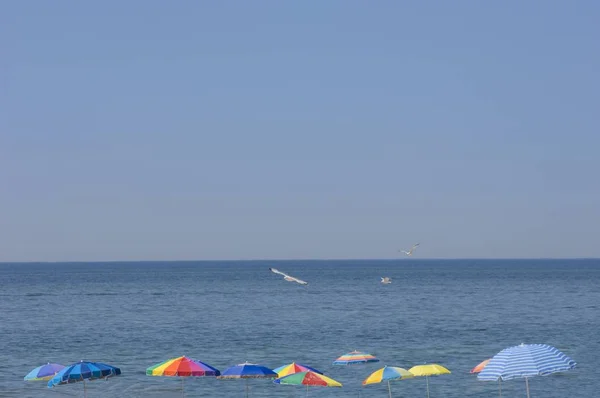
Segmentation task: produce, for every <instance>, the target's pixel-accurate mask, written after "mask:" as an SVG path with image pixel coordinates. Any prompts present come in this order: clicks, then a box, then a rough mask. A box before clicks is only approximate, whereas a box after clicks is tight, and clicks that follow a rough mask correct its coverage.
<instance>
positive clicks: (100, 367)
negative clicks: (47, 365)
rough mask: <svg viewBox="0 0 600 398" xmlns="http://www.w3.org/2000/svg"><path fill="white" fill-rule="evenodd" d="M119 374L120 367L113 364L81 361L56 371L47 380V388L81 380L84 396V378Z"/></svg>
mask: <svg viewBox="0 0 600 398" xmlns="http://www.w3.org/2000/svg"><path fill="white" fill-rule="evenodd" d="M120 374H121V369H119V368H116V367H114V366H110V365H106V364H104V363H100V362H87V361H81V362H77V363H74V364H72V365H69V366H67V367H65V368H63V369H62V370H61V371H60V372H58V373H57V374H56V375H55V376H54V377H53V378H52V379H50V381H48V388H52V387H54V386H59V385H62V384H70V383H76V382H79V381H83V396H84V397H86V396H87V391H86V387H85V381H86V380H88V381H92V380H97V379H108V378H109V377H113V376H118V375H120Z"/></svg>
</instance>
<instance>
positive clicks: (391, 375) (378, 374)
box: [362, 366, 415, 386]
mask: <svg viewBox="0 0 600 398" xmlns="http://www.w3.org/2000/svg"><path fill="white" fill-rule="evenodd" d="M412 377H415V375H414V374H412V373H410V372H409V371H408V370H406V369H402V368H397V367H395V366H385V367H383V368H381V369H379V370H376V371H375V372H373V373H371V375H370V376H369V377H367V378H366V379H365V380H364V381H363V382H362V383H363V385H365V386H366V385H367V384H375V383H381V382H382V381H389V380H404V379H409V378H412Z"/></svg>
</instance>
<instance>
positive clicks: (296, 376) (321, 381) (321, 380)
mask: <svg viewBox="0 0 600 398" xmlns="http://www.w3.org/2000/svg"><path fill="white" fill-rule="evenodd" d="M273 383H277V384H288V385H293V386H306V396H308V387H311V386H312V387H341V386H342V383H340V382H338V381H335V380H333V379H331V378H329V377H327V376H325V375H322V374H320V373H315V372H311V371H310V370H309V371H307V372H298V373H292V374H291V375H288V376H284V377H281V378H279V379H275V380H273Z"/></svg>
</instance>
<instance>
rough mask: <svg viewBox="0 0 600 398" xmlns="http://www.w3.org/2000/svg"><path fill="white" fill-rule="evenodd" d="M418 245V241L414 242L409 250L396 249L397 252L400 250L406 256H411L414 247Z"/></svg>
mask: <svg viewBox="0 0 600 398" xmlns="http://www.w3.org/2000/svg"><path fill="white" fill-rule="evenodd" d="M419 245H420V243H415V244H414V245H413V247H411V248H410V250H409V251H406V250H398V251H399V252H402V253H404V254H406V255H407V256H412V254H413V251H415V249H416V248H417V246H419Z"/></svg>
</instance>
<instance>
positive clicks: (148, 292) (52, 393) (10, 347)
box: [0, 258, 600, 398]
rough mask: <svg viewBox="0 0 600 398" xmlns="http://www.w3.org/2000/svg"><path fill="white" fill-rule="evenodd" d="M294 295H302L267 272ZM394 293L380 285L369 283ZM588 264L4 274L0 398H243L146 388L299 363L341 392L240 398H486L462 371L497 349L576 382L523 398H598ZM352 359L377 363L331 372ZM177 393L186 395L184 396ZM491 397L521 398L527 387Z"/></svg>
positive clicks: (198, 267)
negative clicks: (75, 366) (250, 366)
mask: <svg viewBox="0 0 600 398" xmlns="http://www.w3.org/2000/svg"><path fill="white" fill-rule="evenodd" d="M269 267H275V268H277V269H279V270H281V271H283V272H286V273H288V274H291V275H292V276H295V277H297V278H300V279H302V280H305V281H307V282H308V285H306V286H303V285H299V284H296V283H293V282H287V281H285V280H283V278H282V277H281V276H280V275H276V274H274V273H271V272H270V271H269ZM384 276H387V277H390V278H392V283H391V284H388V285H384V284H382V283H381V282H380V281H381V277H384ZM599 306H600V260H594V259H582V260H474V259H469V260H424V259H414V258H406V259H398V260H354V261H346V260H343V261H342V260H335V261H326V260H318V261H317V260H314V261H197V262H193V261H190V262H106V263H102V262H90V263H18V264H17V263H13V264H8V263H5V264H0V397H50V398H52V397H76V396H77V397H81V396H83V393H84V389H83V383H74V384H69V385H61V386H56V387H53V388H48V387H47V383H46V382H25V381H24V380H23V377H24V376H25V375H26V374H27V373H28V372H29V371H30V370H32V369H33V368H34V367H36V366H39V365H42V364H44V363H47V362H56V363H61V364H63V365H68V364H71V363H75V362H79V361H81V360H85V361H95V362H102V363H106V364H109V365H113V366H117V367H119V368H120V369H121V371H122V374H121V375H120V376H117V377H113V378H109V379H108V380H99V381H98V380H97V381H92V382H88V383H86V388H87V396H88V397H90V398H91V397H102V398H110V397H144V398H148V397H181V396H182V393H184V394H185V396H186V397H244V396H245V393H246V390H245V388H246V382H245V381H243V380H217V379H215V378H210V377H188V378H185V380H183V383H182V379H181V378H176V377H152V376H146V374H145V371H146V369H147V368H148V367H151V366H153V365H155V364H157V363H159V362H163V361H165V360H167V359H170V358H174V357H178V356H181V355H185V356H188V357H190V358H193V359H197V360H200V361H203V362H205V363H208V364H210V365H211V366H214V367H216V368H218V369H219V370H221V371H224V370H225V369H227V368H228V367H230V366H233V365H236V364H239V363H243V362H246V361H248V362H251V363H257V364H260V365H263V366H266V367H269V368H271V369H273V368H276V367H279V366H282V365H285V364H288V363H291V362H297V363H300V364H304V365H308V366H311V367H313V368H316V369H318V370H320V371H322V372H323V373H324V374H325V375H327V376H328V377H331V378H333V379H334V380H337V381H339V382H340V383H342V384H343V387H341V388H339V387H312V388H309V389H308V391H307V390H306V389H305V388H304V387H303V386H282V385H277V384H275V383H273V382H272V381H271V380H264V379H254V380H250V381H248V383H247V385H248V392H249V396H251V397H295V396H297V397H303V396H306V394H307V393H308V396H310V397H322V398H326V397H387V396H388V386H387V384H385V383H382V384H373V385H367V386H363V385H362V381H363V380H364V379H365V378H366V377H367V376H369V375H370V374H371V373H372V372H374V371H376V370H377V369H380V368H381V367H383V366H384V365H389V366H397V367H402V368H405V369H409V368H411V367H412V366H415V365H420V364H426V363H436V364H440V365H442V366H444V367H446V368H448V369H449V370H450V371H451V374H447V375H441V376H434V377H429V378H428V379H427V380H426V379H425V378H424V377H415V378H413V379H406V380H399V381H392V382H391V383H390V387H391V390H392V396H397V397H426V387H427V382H429V389H430V396H431V397H447V398H464V397H496V396H498V383H496V382H482V381H478V380H477V377H476V376H475V375H473V374H470V370H471V369H472V368H473V367H474V366H475V365H477V364H479V363H480V362H481V361H483V360H485V359H487V358H490V357H492V356H494V355H495V354H497V353H498V352H499V351H501V350H502V349H504V348H507V347H510V346H515V345H519V344H521V343H525V344H532V343H544V344H549V345H552V346H554V347H556V348H558V349H559V350H561V351H562V352H563V353H565V354H566V355H568V356H569V357H571V358H572V359H573V360H574V361H576V362H577V366H576V367H575V369H573V370H571V371H568V372H564V373H560V374H553V375H550V376H545V377H534V378H531V379H529V385H530V392H531V397H539V398H552V397H556V398H559V397H560V398H563V397H588V398H589V397H600V375H599V374H598V369H600V332H599V331H600V311H599ZM353 350H359V351H364V352H367V353H370V354H372V355H375V356H376V357H377V358H378V359H379V360H380V362H377V363H368V364H357V365H350V366H334V365H333V364H332V363H333V361H334V360H335V359H336V358H338V357H339V356H341V355H343V354H345V353H347V352H350V351H353ZM182 385H183V388H184V389H183V391H182ZM501 387H502V396H503V397H526V391H525V381H524V379H514V380H507V381H505V382H503V383H502V385H501Z"/></svg>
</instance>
